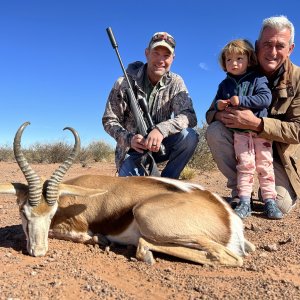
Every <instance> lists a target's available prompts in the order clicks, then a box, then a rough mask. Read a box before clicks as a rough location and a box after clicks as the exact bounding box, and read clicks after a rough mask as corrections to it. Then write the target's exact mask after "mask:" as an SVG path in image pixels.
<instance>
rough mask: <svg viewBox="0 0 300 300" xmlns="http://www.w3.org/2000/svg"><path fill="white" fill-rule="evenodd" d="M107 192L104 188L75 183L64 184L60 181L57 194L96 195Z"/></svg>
mask: <svg viewBox="0 0 300 300" xmlns="http://www.w3.org/2000/svg"><path fill="white" fill-rule="evenodd" d="M107 192H108V191H106V190H101V189H90V188H85V187H80V186H77V185H70V184H64V183H61V184H60V185H59V195H72V196H85V197H86V196H88V197H96V196H99V195H102V194H105V193H107Z"/></svg>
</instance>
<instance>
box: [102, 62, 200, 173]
mask: <svg viewBox="0 0 300 300" xmlns="http://www.w3.org/2000/svg"><path fill="white" fill-rule="evenodd" d="M146 70H147V64H144V63H142V62H135V63H133V64H130V65H129V66H128V68H127V74H128V77H129V78H130V81H131V85H132V87H133V89H134V93H135V96H136V98H137V99H139V98H140V97H144V98H145V97H146V94H145V92H144V91H143V90H142V86H143V78H144V74H145V72H146ZM161 83H162V85H161V87H160V88H159V90H158V92H157V94H156V96H155V99H154V105H153V107H152V110H151V111H150V115H151V117H152V119H153V122H154V124H155V127H156V128H158V129H159V131H160V132H161V133H162V135H163V136H164V138H165V137H167V136H169V135H172V134H175V133H178V132H180V131H181V130H182V129H184V128H187V127H195V126H196V125H197V118H196V114H195V111H194V109H193V104H192V100H191V98H190V97H189V94H188V91H187V88H186V86H185V84H184V82H183V79H182V78H181V77H180V76H179V75H177V74H174V73H172V72H168V73H166V74H165V75H164V76H163V78H162V80H161ZM127 88H128V84H127V82H126V79H125V78H124V77H120V78H119V79H118V80H117V81H116V82H115V84H114V86H113V88H112V90H111V92H110V94H109V97H108V100H107V103H106V107H105V111H104V114H103V117H102V124H103V127H104V129H105V131H106V132H107V133H108V134H109V135H111V136H112V137H113V138H114V139H115V140H116V141H117V146H116V151H115V161H116V166H117V169H119V167H120V165H121V163H122V162H123V160H124V158H125V155H126V153H127V151H128V150H129V148H130V142H131V138H132V137H133V136H134V135H135V134H136V133H137V130H136V126H135V122H134V117H133V114H132V113H131V111H130V107H129V104H128V100H127V96H126V89H127Z"/></svg>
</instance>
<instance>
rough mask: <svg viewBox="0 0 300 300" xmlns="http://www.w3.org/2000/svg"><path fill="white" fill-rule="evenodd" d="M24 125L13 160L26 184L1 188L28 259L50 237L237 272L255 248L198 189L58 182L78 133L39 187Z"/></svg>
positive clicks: (158, 183) (40, 252)
mask: <svg viewBox="0 0 300 300" xmlns="http://www.w3.org/2000/svg"><path fill="white" fill-rule="evenodd" d="M28 124H30V123H29V122H26V123H24V124H23V125H22V126H20V128H19V129H18V131H17V133H16V135H15V139H14V154H15V158H16V161H17V163H18V164H19V167H20V169H21V170H22V172H23V174H24V176H25V178H26V180H27V183H28V185H27V184H22V183H9V184H7V183H6V184H1V185H0V193H2V194H16V196H17V203H18V205H19V210H20V215H21V219H22V224H23V229H24V232H25V234H26V238H27V250H28V253H29V254H30V255H32V256H44V255H45V254H46V253H47V251H48V236H49V237H53V238H59V239H66V240H72V241H74V242H80V243H90V244H95V243H102V242H103V241H104V240H108V241H111V242H116V243H120V244H125V245H134V246H136V247H137V252H136V257H137V258H138V259H140V260H143V261H146V262H148V263H150V264H152V263H154V259H153V256H152V252H151V250H152V251H156V252H161V253H165V254H169V255H173V256H175V257H179V258H183V259H186V260H190V261H193V262H196V263H201V264H210V265H214V264H221V265H228V266H241V265H242V263H243V260H242V256H244V255H245V254H246V253H247V252H251V251H254V249H255V247H254V245H252V244H251V243H250V242H249V241H247V240H246V239H245V238H244V234H243V223H242V221H241V219H240V218H239V217H238V216H237V215H236V214H235V213H234V212H233V211H232V210H231V208H230V207H229V205H228V204H227V203H226V202H225V201H224V200H223V199H222V198H221V197H219V196H218V195H216V194H214V193H211V192H209V191H207V190H205V189H203V188H202V187H201V186H200V185H197V184H193V183H186V182H182V181H180V180H174V179H167V178H158V177H157V178H156V177H109V176H100V175H84V176H80V177H77V178H75V179H71V180H68V181H66V182H64V183H62V178H63V176H64V175H65V174H66V172H67V170H68V169H69V168H70V167H71V165H72V163H73V162H74V159H75V158H76V156H77V154H78V152H79V151H80V138H79V136H78V134H77V132H76V131H75V130H74V129H72V128H70V127H67V128H65V129H68V130H70V131H71V132H72V133H73V135H74V138H75V144H74V148H73V150H72V152H71V154H70V155H69V157H68V158H67V159H66V161H65V162H64V163H63V164H62V165H61V166H60V167H59V168H58V169H57V170H56V171H54V173H53V174H52V176H51V177H50V179H49V180H46V181H43V180H42V179H41V178H40V177H39V176H38V175H37V174H36V173H35V172H34V171H33V169H32V168H31V167H30V165H29V164H28V162H27V160H26V158H25V157H24V155H23V153H22V150H21V137H22V134H23V130H24V128H26V126H27V125H28Z"/></svg>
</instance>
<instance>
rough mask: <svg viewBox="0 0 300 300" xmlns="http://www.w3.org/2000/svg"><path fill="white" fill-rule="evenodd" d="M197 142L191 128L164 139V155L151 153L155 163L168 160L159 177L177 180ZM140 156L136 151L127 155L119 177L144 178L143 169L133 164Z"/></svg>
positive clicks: (195, 134) (197, 138) (196, 134)
mask: <svg viewBox="0 0 300 300" xmlns="http://www.w3.org/2000/svg"><path fill="white" fill-rule="evenodd" d="M198 141H199V136H198V133H197V132H196V131H195V130H194V129H192V128H186V129H183V130H182V131H181V132H179V133H176V134H173V135H170V136H168V137H166V138H164V139H163V145H164V146H165V148H166V153H165V155H159V154H158V153H155V152H152V155H153V157H154V159H155V162H156V163H161V162H164V161H167V160H168V163H167V165H166V167H165V168H164V169H163V171H162V173H161V176H162V177H169V178H179V176H180V173H181V171H182V170H183V169H184V167H185V166H186V164H187V163H188V161H189V160H190V159H191V157H192V155H193V154H194V152H195V149H196V147H197V144H198ZM142 155H143V154H141V153H138V152H136V151H132V152H129V153H127V154H126V156H125V159H124V161H123V163H122V165H121V167H120V169H119V176H144V175H145V171H144V170H143V168H142V167H140V166H139V165H137V164H136V163H135V162H136V161H137V160H138V159H139V158H140V157H141V156H142Z"/></svg>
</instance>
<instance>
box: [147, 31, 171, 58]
mask: <svg viewBox="0 0 300 300" xmlns="http://www.w3.org/2000/svg"><path fill="white" fill-rule="evenodd" d="M158 46H163V47H166V48H168V49H169V50H170V52H171V53H174V50H175V46H176V42H175V39H174V38H173V37H172V36H171V35H170V34H169V33H167V32H156V33H154V34H153V36H152V38H151V40H150V42H149V46H148V48H149V49H154V48H156V47H158Z"/></svg>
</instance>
